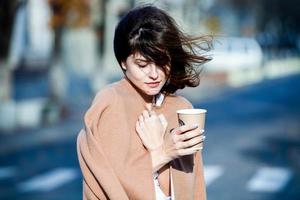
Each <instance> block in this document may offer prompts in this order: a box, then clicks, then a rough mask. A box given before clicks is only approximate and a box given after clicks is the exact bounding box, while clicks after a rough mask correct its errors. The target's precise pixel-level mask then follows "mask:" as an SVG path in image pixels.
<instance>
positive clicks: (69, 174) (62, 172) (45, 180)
mask: <svg viewBox="0 0 300 200" xmlns="http://www.w3.org/2000/svg"><path fill="white" fill-rule="evenodd" d="M78 174H79V173H78V171H77V170H76V169H73V168H57V169H54V170H52V171H50V172H47V173H45V174H41V175H38V176H35V177H33V178H31V179H29V180H27V181H24V182H22V183H20V184H18V189H19V191H21V192H30V191H44V192H47V191H51V190H53V189H56V188H58V187H60V186H62V185H63V184H65V183H67V182H70V181H72V180H73V179H75V178H76V177H78Z"/></svg>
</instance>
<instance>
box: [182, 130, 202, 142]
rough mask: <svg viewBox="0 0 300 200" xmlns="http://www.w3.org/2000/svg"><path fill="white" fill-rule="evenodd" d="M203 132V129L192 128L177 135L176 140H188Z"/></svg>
mask: <svg viewBox="0 0 300 200" xmlns="http://www.w3.org/2000/svg"><path fill="white" fill-rule="evenodd" d="M203 133H204V130H199V129H194V130H191V131H187V132H185V133H182V134H180V135H178V140H180V141H185V140H189V139H192V138H194V137H197V136H200V135H202V134H203Z"/></svg>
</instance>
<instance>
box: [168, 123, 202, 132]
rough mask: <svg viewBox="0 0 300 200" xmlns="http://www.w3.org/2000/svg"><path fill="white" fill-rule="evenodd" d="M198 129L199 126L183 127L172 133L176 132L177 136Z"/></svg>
mask: <svg viewBox="0 0 300 200" xmlns="http://www.w3.org/2000/svg"><path fill="white" fill-rule="evenodd" d="M196 128H198V125H197V124H195V125H183V126H180V127H177V128H175V129H174V130H173V131H172V132H174V133H175V134H182V133H184V132H187V131H190V130H194V129H196Z"/></svg>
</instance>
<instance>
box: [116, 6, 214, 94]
mask: <svg viewBox="0 0 300 200" xmlns="http://www.w3.org/2000/svg"><path fill="white" fill-rule="evenodd" d="M210 44H211V37H208V36H200V37H191V36H189V35H187V34H185V33H184V32H182V31H181V30H180V29H179V28H178V26H177V24H176V22H175V21H174V20H173V18H172V17H170V16H169V15H168V14H167V13H166V12H164V11H163V10H161V9H159V8H156V7H154V6H149V5H147V6H142V7H137V8H135V9H133V10H131V11H129V12H128V13H127V14H126V15H125V16H123V18H122V19H121V21H120V22H119V24H118V25H117V27H116V29H115V36H114V52H115V56H116V58H117V61H118V63H119V64H120V66H121V63H122V62H125V61H126V59H127V57H128V56H130V55H131V54H134V53H140V54H141V55H142V56H143V57H145V58H146V59H147V60H149V62H153V63H155V64H156V65H157V66H160V67H162V68H163V69H164V71H165V72H166V74H167V77H168V81H167V82H166V84H165V86H164V87H163V88H162V92H166V93H174V92H176V91H177V90H178V89H183V88H184V87H186V86H188V87H196V86H198V85H199V83H200V76H199V75H200V72H201V69H199V65H202V64H203V63H205V62H207V61H209V60H210V58H209V57H206V56H204V55H203V54H202V53H203V52H207V51H208V50H209V49H210V47H211V45H210ZM200 52H202V53H201V54H200ZM168 68H169V69H168Z"/></svg>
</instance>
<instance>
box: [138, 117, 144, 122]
mask: <svg viewBox="0 0 300 200" xmlns="http://www.w3.org/2000/svg"><path fill="white" fill-rule="evenodd" d="M139 123H140V124H144V117H143V116H142V115H140V116H139Z"/></svg>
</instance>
